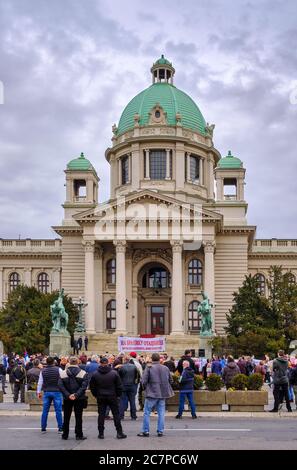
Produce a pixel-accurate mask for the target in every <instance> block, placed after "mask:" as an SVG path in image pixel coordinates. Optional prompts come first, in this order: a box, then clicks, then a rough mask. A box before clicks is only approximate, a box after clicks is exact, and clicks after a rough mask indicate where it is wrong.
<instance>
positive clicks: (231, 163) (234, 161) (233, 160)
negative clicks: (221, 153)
mask: <svg viewBox="0 0 297 470" xmlns="http://www.w3.org/2000/svg"><path fill="white" fill-rule="evenodd" d="M218 167H219V168H226V169H232V168H242V161H241V160H240V159H239V158H237V157H233V155H232V154H231V150H229V152H228V155H226V157H223V158H221V159H220V160H219V163H218Z"/></svg>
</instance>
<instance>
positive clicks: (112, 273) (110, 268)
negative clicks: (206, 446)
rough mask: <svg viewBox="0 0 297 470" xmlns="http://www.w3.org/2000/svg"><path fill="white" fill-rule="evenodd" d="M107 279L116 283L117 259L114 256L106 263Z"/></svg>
mask: <svg viewBox="0 0 297 470" xmlns="http://www.w3.org/2000/svg"><path fill="white" fill-rule="evenodd" d="M106 279H107V283H108V284H115V283H116V259H115V258H112V259H110V260H109V261H108V262H107V265H106Z"/></svg>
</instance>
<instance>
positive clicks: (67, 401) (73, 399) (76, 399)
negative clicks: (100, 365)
mask: <svg viewBox="0 0 297 470" xmlns="http://www.w3.org/2000/svg"><path fill="white" fill-rule="evenodd" d="M58 385H59V389H60V390H61V392H62V393H63V397H64V424H63V434H62V439H65V440H66V439H68V435H69V423H70V418H71V414H72V409H73V408H74V414H75V435H76V440H77V441H82V440H84V439H86V437H85V436H84V435H83V430H82V415H83V409H84V406H85V405H86V400H87V399H86V394H85V392H86V389H87V387H88V374H87V373H86V371H84V370H82V369H81V368H80V367H79V365H78V359H77V357H75V356H73V357H70V359H69V365H68V367H66V369H65V370H63V371H61V373H60V379H59V382H58Z"/></svg>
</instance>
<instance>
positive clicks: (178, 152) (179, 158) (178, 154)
mask: <svg viewBox="0 0 297 470" xmlns="http://www.w3.org/2000/svg"><path fill="white" fill-rule="evenodd" d="M174 160H175V181H176V187H177V189H183V188H184V186H185V152H184V144H183V143H180V142H177V143H176V144H175V154H174Z"/></svg>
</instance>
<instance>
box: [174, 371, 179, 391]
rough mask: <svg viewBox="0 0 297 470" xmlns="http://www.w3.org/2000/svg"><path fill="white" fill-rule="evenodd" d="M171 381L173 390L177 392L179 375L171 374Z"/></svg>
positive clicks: (177, 373)
mask: <svg viewBox="0 0 297 470" xmlns="http://www.w3.org/2000/svg"><path fill="white" fill-rule="evenodd" d="M172 379H173V383H172V388H173V390H179V379H180V373H179V372H177V371H176V372H174V374H172Z"/></svg>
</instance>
